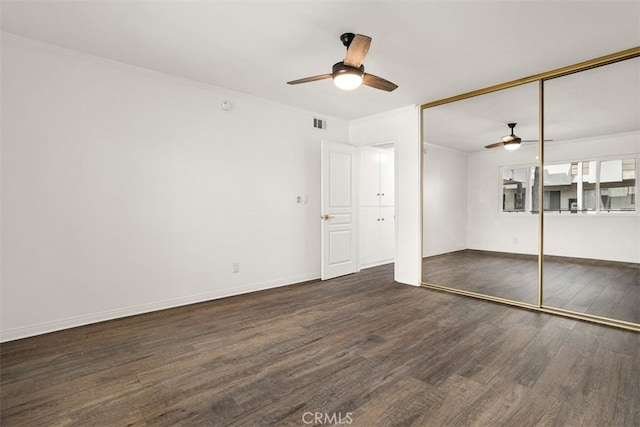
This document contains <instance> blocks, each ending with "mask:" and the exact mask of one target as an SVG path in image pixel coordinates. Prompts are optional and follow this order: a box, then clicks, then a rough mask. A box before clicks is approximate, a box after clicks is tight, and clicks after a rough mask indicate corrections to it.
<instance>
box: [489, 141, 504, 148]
mask: <svg viewBox="0 0 640 427" xmlns="http://www.w3.org/2000/svg"><path fill="white" fill-rule="evenodd" d="M503 146H504V142H502V141H500V142H496V143H495V144H489V145H485V146H484V148H498V147H503Z"/></svg>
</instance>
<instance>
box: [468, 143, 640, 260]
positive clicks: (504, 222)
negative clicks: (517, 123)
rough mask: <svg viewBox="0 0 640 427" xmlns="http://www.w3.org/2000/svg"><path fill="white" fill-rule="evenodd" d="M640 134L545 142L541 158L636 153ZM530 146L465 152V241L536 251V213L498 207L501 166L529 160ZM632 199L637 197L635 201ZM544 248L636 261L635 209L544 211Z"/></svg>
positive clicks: (638, 225)
mask: <svg viewBox="0 0 640 427" xmlns="http://www.w3.org/2000/svg"><path fill="white" fill-rule="evenodd" d="M639 152H640V134H638V133H630V134H629V133H628V134H622V135H610V136H607V137H601V138H591V139H588V140H581V141H573V142H566V143H558V144H553V145H551V144H549V146H548V148H547V149H546V151H545V162H547V163H552V162H557V161H576V160H591V159H598V158H606V157H609V156H615V155H617V154H624V155H632V156H633V155H637V153H639ZM536 154H537V152H536V149H534V148H526V147H522V148H521V149H520V150H518V151H515V152H509V151H506V150H494V151H487V152H482V153H473V154H470V155H469V163H468V170H467V174H468V190H469V192H468V211H467V214H468V225H467V227H468V238H467V242H468V247H469V248H470V249H481V250H490V251H501V252H514V253H528V254H536V253H537V251H538V243H537V240H538V239H537V222H538V218H537V216H536V215H529V214H512V213H501V212H500V207H501V193H500V191H501V189H500V178H499V170H500V167H501V166H508V165H509V166H511V165H520V164H535V163H537V160H536V159H535V156H536ZM636 203H637V202H636ZM544 221H545V237H544V248H545V250H544V251H545V253H546V254H549V255H561V256H569V257H577V258H593V259H604V260H613V261H623V262H636V263H637V262H640V216H639V215H638V214H627V213H618V214H601V215H581V214H573V215H572V214H560V215H558V214H553V213H548V214H545V217H544Z"/></svg>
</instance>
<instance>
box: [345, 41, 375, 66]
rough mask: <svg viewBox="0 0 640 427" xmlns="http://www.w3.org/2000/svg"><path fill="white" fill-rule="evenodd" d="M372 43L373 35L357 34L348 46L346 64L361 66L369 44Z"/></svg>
mask: <svg viewBox="0 0 640 427" xmlns="http://www.w3.org/2000/svg"><path fill="white" fill-rule="evenodd" d="M370 45H371V37H369V36H363V35H362V34H356V36H355V37H354V38H353V40H351V44H350V45H349V47H348V48H347V54H346V55H345V57H344V65H348V66H350V67H354V68H360V66H361V65H362V63H363V62H364V57H365V56H367V52H368V51H369V46H370Z"/></svg>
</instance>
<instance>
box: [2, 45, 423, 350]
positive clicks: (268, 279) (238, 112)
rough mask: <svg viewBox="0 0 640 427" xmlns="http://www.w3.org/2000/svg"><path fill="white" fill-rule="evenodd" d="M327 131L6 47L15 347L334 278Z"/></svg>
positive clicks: (146, 79) (8, 255)
mask: <svg viewBox="0 0 640 427" xmlns="http://www.w3.org/2000/svg"><path fill="white" fill-rule="evenodd" d="M224 99H226V100H230V101H231V102H232V103H233V106H234V108H233V110H232V111H229V112H223V111H222V110H221V109H220V103H221V101H222V100H224ZM312 117H313V115H312V113H309V112H303V111H299V110H294V109H291V108H286V107H284V106H281V105H277V104H274V103H270V102H268V101H264V100H260V99H257V98H253V97H250V96H245V95H241V94H237V93H231V92H228V91H224V90H221V89H216V88H211V87H208V86H204V85H200V84H197V83H193V82H188V81H186V80H182V79H177V78H172V77H169V76H165V75H162V74H159V73H154V72H150V71H144V70H140V69H135V68H133V67H128V66H124V65H119V64H114V63H111V62H108V61H103V60H98V59H96V58H91V57H88V56H84V55H81V54H75V53H72V52H68V51H63V50H60V49H57V48H53V47H47V46H44V45H39V44H35V43H32V42H28V41H25V40H21V39H17V38H15V39H14V38H8V37H4V40H3V43H2V177H1V178H2V188H1V189H2V212H1V213H2V217H1V225H2V271H1V280H2V301H1V311H2V315H1V337H0V339H1V340H3V341H5V340H10V339H15V338H19V337H24V336H29V335H34V334H38V333H43V332H48V331H53V330H57V329H62V328H66V327H71V326H77V325H81V324H85V323H90V322H95V321H100V320H105V319H109V318H114V317H119V316H124V315H129V314H134V313H140V312H144V311H149V310H154V309H160V308H166V307H170V306H174V305H180V304H187V303H191V302H195V301H201V300H208V299H212V298H218V297H222V296H226V295H231V294H237V293H242V292H248V291H252V290H257V289H261V288H266V287H272V286H278V285H282V284H287V283H292V282H300V281H303V280H308V279H312V278H316V277H319V269H320V222H319V220H318V214H319V212H320V203H319V198H320V140H321V139H322V138H325V139H330V140H334V141H343V142H344V141H346V140H347V138H348V129H347V123H346V122H344V121H342V120H338V119H332V118H329V127H328V131H327V132H322V131H317V130H315V129H313V128H312ZM400 139H402V140H403V141H404V137H402V136H401V137H400ZM402 150H403V152H404V151H405V150H407V148H406V147H404V148H402ZM405 157H406V153H405ZM417 179H418V178H417V176H416V177H415V179H413V180H414V182H415V183H417ZM404 180H405V181H406V180H407V178H406V177H405V178H404ZM297 195H308V196H309V203H308V204H307V205H301V204H296V196H297ZM405 209H406V208H405ZM405 215H406V214H405ZM234 261H238V262H240V273H238V274H233V273H232V263H233V262H234Z"/></svg>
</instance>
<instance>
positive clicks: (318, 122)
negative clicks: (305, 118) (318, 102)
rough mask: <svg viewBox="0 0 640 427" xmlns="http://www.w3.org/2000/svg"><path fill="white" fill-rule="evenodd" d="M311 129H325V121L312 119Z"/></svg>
mask: <svg viewBox="0 0 640 427" xmlns="http://www.w3.org/2000/svg"><path fill="white" fill-rule="evenodd" d="M313 127H314V128H316V129H323V130H324V129H326V128H327V121H326V120H325V119H319V118H317V117H314V118H313Z"/></svg>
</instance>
